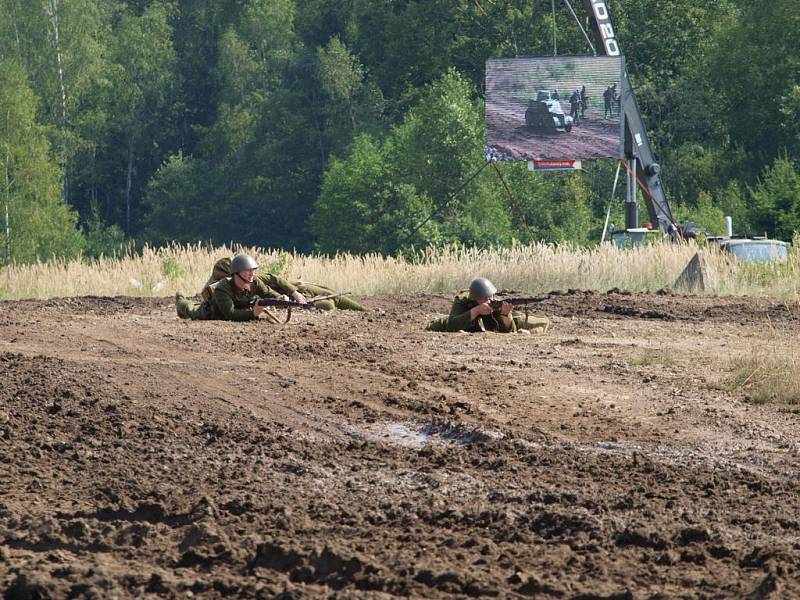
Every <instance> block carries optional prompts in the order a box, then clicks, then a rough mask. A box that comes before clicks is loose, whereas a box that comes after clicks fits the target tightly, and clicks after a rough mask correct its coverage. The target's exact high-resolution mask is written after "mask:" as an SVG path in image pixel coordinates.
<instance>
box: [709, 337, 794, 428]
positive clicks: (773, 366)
mask: <svg viewBox="0 0 800 600" xmlns="http://www.w3.org/2000/svg"><path fill="white" fill-rule="evenodd" d="M729 370H730V374H729V375H728V377H727V378H725V379H724V380H723V382H722V386H721V387H722V388H723V389H725V390H727V391H742V392H744V395H745V398H746V399H747V401H748V402H752V403H753V404H764V403H767V402H771V403H778V404H786V405H790V406H792V407H794V408H793V409H792V412H798V411H800V361H798V360H797V357H796V356H785V355H779V354H776V353H775V352H774V351H773V350H771V349H769V348H766V347H759V348H755V349H754V350H753V351H752V352H751V354H750V355H748V356H745V357H742V358H739V359H737V360H735V361H733V362H732V363H731V364H730V367H729Z"/></svg>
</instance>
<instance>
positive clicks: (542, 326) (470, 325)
mask: <svg viewBox="0 0 800 600" xmlns="http://www.w3.org/2000/svg"><path fill="white" fill-rule="evenodd" d="M498 300H502V298H498ZM477 305H478V303H477V302H475V300H473V299H471V298H470V297H469V292H466V291H465V292H462V293H460V294H458V295H457V296H456V297H455V298H454V299H453V306H452V307H451V308H450V314H449V315H448V316H446V317H440V318H438V319H434V320H433V321H431V322H430V323H429V324H428V326H427V327H426V328H425V329H426V330H427V331H469V332H476V331H482V330H481V327H480V324H479V323H478V319H480V320H481V321H482V322H483V331H497V332H500V333H512V332H514V331H517V330H519V329H528V330H531V329H537V330H541V333H544V332H546V331H547V328H548V327H549V325H550V321H549V319H547V318H546V317H525V316H518V315H512V316H509V315H504V314H502V313H501V312H500V310H499V309H498V310H495V311H492V314H491V315H487V316H485V317H479V318H478V319H475V320H474V321H471V320H470V318H469V317H470V311H471V310H472V309H473V308H475V307H476V306H477Z"/></svg>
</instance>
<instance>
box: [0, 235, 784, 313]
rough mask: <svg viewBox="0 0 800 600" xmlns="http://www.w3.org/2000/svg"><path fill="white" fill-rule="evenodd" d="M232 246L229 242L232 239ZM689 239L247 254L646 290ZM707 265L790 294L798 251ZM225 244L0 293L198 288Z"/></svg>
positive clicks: (302, 269) (680, 261)
mask: <svg viewBox="0 0 800 600" xmlns="http://www.w3.org/2000/svg"><path fill="white" fill-rule="evenodd" d="M236 250H239V249H238V248H237V249H236ZM697 250H698V248H697V247H696V246H695V245H694V244H669V243H664V244H655V245H651V246H646V247H643V248H639V249H633V250H620V249H617V248H614V247H612V246H611V245H609V244H605V245H603V246H598V247H595V248H588V249H587V248H578V247H574V246H570V245H560V246H553V245H546V244H533V245H530V246H516V247H513V248H498V249H485V250H478V249H464V248H445V249H435V250H434V249H429V250H425V251H421V252H419V253H417V254H416V255H414V256H406V257H388V256H382V255H378V254H368V255H361V256H356V255H351V254H339V255H336V256H333V257H327V256H320V255H314V254H311V255H305V254H298V253H289V252H284V251H279V250H264V249H260V248H248V249H244V251H246V252H250V253H252V254H254V255H255V256H256V257H257V259H258V260H259V262H260V264H261V265H262V268H266V269H269V270H272V271H274V272H278V273H280V274H282V275H284V276H286V277H288V278H289V279H293V280H296V279H302V280H304V281H309V282H314V283H321V284H324V285H327V286H329V287H332V288H335V289H337V290H342V291H350V292H352V293H353V294H356V295H380V294H397V293H408V292H421V291H427V292H451V291H453V290H457V289H461V288H464V287H465V286H466V284H467V282H468V281H469V280H470V278H472V277H474V276H477V275H482V276H485V277H488V278H489V279H491V280H492V281H493V282H494V283H495V285H497V287H498V288H501V289H502V288H507V289H514V290H521V291H527V292H533V293H537V292H547V291H551V290H566V289H570V288H574V289H592V290H597V291H606V290H609V289H611V288H615V287H616V288H620V289H627V290H633V291H655V290H658V289H661V288H665V287H673V286H674V284H675V280H676V279H677V278H678V276H679V275H680V273H681V272H682V271H683V269H684V268H685V266H686V265H687V263H688V262H689V260H690V259H691V258H692V257H693V256H694V254H695V253H696V252H697ZM703 252H704V256H705V258H706V264H707V265H708V267H709V272H710V274H711V278H710V286H709V288H708V289H706V290H705V293H710V294H720V295H754V296H772V297H776V298H781V299H784V300H789V301H796V300H797V299H798V285H799V284H800V253H799V252H797V251H796V250H793V252H792V255H791V256H790V258H789V260H788V261H787V262H785V263H780V264H771V265H743V264H737V263H735V262H733V261H731V260H729V259H728V258H727V257H726V256H723V255H721V254H720V253H719V252H718V251H716V250H715V249H713V248H710V249H705V250H703ZM232 254H234V249H232V248H228V247H220V248H215V249H209V248H206V247H201V246H191V245H190V246H177V245H176V246H170V247H165V248H148V247H146V248H145V249H144V250H143V251H142V252H141V253H140V254H138V253H137V254H129V255H126V256H122V257H117V258H100V259H96V260H83V261H81V260H77V261H62V260H52V261H47V262H39V263H36V264H31V265H10V266H6V267H3V268H2V270H0V298H2V299H6V300H13V299H23V298H51V297H69V296H87V295H92V296H118V295H129V296H168V295H172V294H174V293H175V292H176V291H181V292H183V293H184V294H194V293H197V292H199V290H200V288H201V287H202V285H203V284H204V283H205V281H206V279H207V278H208V276H209V275H210V274H211V268H212V265H213V264H214V262H215V261H216V260H217V259H219V258H221V257H224V256H230V255H232Z"/></svg>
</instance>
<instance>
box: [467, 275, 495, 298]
mask: <svg viewBox="0 0 800 600" xmlns="http://www.w3.org/2000/svg"><path fill="white" fill-rule="evenodd" d="M496 293H497V288H496V287H494V285H493V284H492V282H491V281H489V280H488V279H486V277H476V278H475V279H473V280H472V281H470V282H469V297H470V298H472V299H473V300H480V299H481V298H486V297H488V296H494V295H495V294H496Z"/></svg>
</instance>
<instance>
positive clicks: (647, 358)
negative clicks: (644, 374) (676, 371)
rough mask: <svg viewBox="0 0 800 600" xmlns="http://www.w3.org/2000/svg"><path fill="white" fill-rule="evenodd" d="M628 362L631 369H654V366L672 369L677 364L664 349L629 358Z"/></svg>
mask: <svg viewBox="0 0 800 600" xmlns="http://www.w3.org/2000/svg"><path fill="white" fill-rule="evenodd" d="M627 362H628V366H629V367H652V366H653V365H660V366H662V367H671V366H673V365H674V364H675V359H673V358H672V357H671V356H670V355H669V354H668V353H667V351H666V349H663V348H662V349H661V350H659V351H658V352H645V353H644V354H641V355H639V356H629V357H628V359H627Z"/></svg>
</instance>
